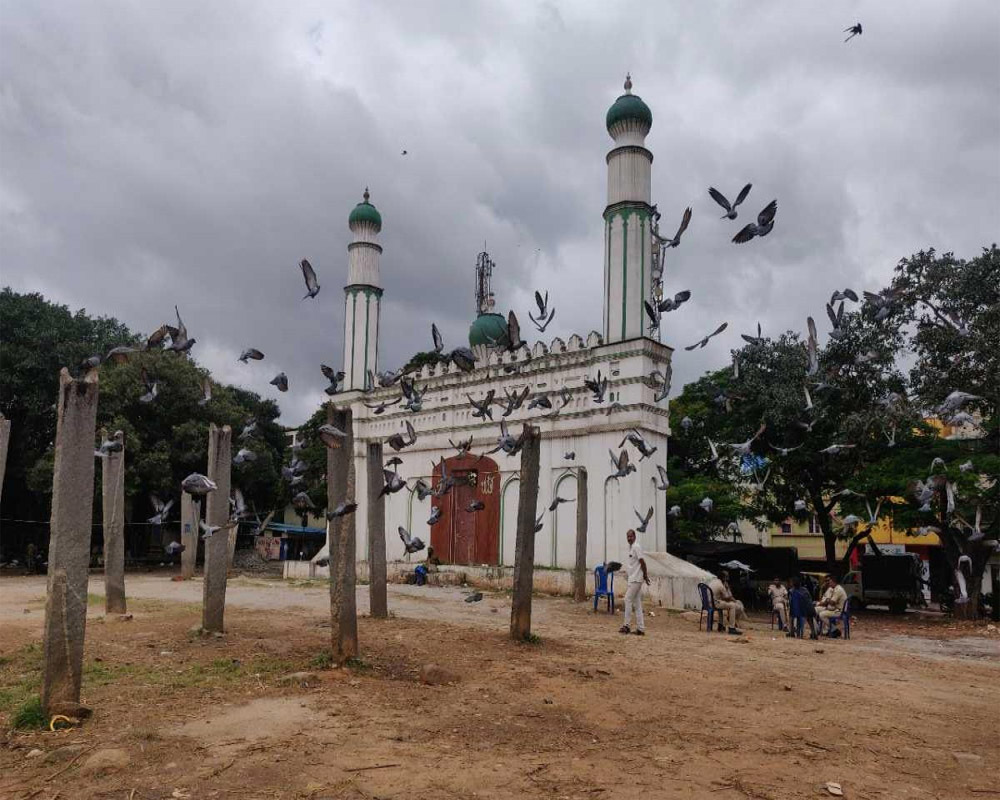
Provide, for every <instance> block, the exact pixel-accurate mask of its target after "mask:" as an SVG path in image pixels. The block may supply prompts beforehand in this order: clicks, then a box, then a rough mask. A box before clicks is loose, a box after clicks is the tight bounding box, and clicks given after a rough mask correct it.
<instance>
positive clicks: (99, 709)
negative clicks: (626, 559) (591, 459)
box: [0, 574, 1000, 800]
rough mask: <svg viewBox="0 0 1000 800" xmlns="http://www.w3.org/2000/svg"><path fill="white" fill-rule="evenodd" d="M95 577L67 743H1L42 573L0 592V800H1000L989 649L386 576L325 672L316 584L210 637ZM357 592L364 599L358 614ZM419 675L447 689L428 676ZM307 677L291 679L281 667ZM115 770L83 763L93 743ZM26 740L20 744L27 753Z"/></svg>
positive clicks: (37, 609)
mask: <svg viewBox="0 0 1000 800" xmlns="http://www.w3.org/2000/svg"><path fill="white" fill-rule="evenodd" d="M126 585H127V591H128V594H129V604H130V611H131V612H132V614H133V618H132V619H131V620H128V621H122V620H119V619H113V618H109V619H104V618H103V600H102V598H101V597H100V595H101V594H102V592H103V587H102V583H101V581H100V579H95V580H92V582H91V589H90V591H91V592H92V597H91V601H92V602H91V605H90V614H89V619H88V625H87V645H86V655H85V667H84V678H83V698H84V702H85V703H86V704H87V705H89V706H91V707H92V708H93V709H94V714H93V717H92V718H91V719H90V720H88V721H86V722H85V723H84V725H83V726H82V727H80V728H76V729H71V730H63V731H57V732H54V733H53V732H48V731H41V730H34V731H19V730H12V729H11V728H10V726H9V720H10V717H11V713H12V711H13V709H14V708H15V707H16V706H17V705H18V704H19V703H21V702H22V701H23V700H25V699H26V698H27V697H29V696H30V695H31V694H32V693H34V692H37V690H38V681H39V673H38V669H39V665H40V663H41V648H40V644H39V642H40V635H41V628H42V620H43V615H44V592H45V584H44V578H37V577H32V578H4V579H2V580H0V729H2V732H0V798H12V799H16V800H28V798H32V799H34V798H38V799H39V800H53V798H59V799H60V800H76V799H77V798H80V799H81V800H87V799H88V798H116V800H153V799H154V798H155V799H156V800H160V799H161V798H162V799H164V800H165V799H166V798H230V797H234V798H240V799H241V800H255V799H256V798H313V799H314V800H320V798H414V797H426V798H473V797H475V798H520V797H544V798H600V799H603V798H625V797H628V798H636V797H643V798H646V797H650V798H659V797H670V798H674V797H676V798H715V799H716V800H729V798H775V799H777V798H804V797H805V798H808V797H830V796H831V795H830V794H829V793H828V791H827V790H826V788H825V786H826V783H827V782H828V781H835V782H837V783H839V784H840V785H841V786H842V788H843V796H844V797H847V798H911V797H912V798H942V800H951V798H966V797H968V798H989V797H998V798H1000V777H998V776H1000V634H998V632H997V631H996V629H995V628H993V629H991V628H990V627H988V626H987V624H986V623H978V624H973V623H962V624H959V623H955V622H953V621H950V620H948V619H946V618H942V617H939V616H932V615H923V614H920V615H917V614H908V615H906V617H905V618H892V617H889V616H888V615H882V614H877V613H869V614H862V615H861V616H859V617H858V618H857V620H856V622H855V625H854V628H853V630H852V639H851V640H850V641H843V640H822V641H821V642H818V643H817V642H810V641H808V640H790V639H786V638H784V637H783V636H781V635H777V634H775V633H774V632H772V631H771V630H770V628H769V626H768V622H767V620H766V619H763V618H756V619H755V621H754V623H753V624H752V625H751V626H750V627H749V628H748V629H747V634H746V636H745V637H744V638H743V639H735V638H733V637H729V636H725V635H721V634H715V633H713V634H706V633H704V632H699V631H698V630H697V619H696V615H694V616H695V619H692V618H691V617H692V615H691V614H690V613H688V614H678V613H674V612H668V611H666V610H664V609H653V611H654V613H655V616H653V615H651V614H648V611H649V609H648V608H647V636H646V637H645V638H639V637H637V636H629V637H625V636H622V635H620V634H618V633H617V632H616V631H617V628H618V626H619V625H620V624H621V619H620V614H619V616H618V617H617V618H615V617H611V616H609V615H607V614H596V615H595V614H593V613H591V611H590V607H589V606H587V605H574V604H573V603H571V602H570V601H569V600H567V599H564V598H549V597H537V598H536V599H535V603H534V625H533V629H534V630H535V632H536V633H537V634H538V635H539V636H540V637H541V640H540V642H538V643H535V644H514V643H512V642H510V641H509V640H508V639H507V638H506V629H507V624H508V618H509V611H510V602H509V598H508V597H506V596H504V595H499V594H498V595H489V594H488V595H487V596H486V598H485V599H484V600H483V601H482V602H480V603H475V604H467V603H464V602H463V599H464V598H463V594H462V592H461V590H459V589H430V588H418V587H412V586H391V587H390V590H389V603H390V608H391V609H392V613H393V616H392V618H390V619H388V620H371V619H368V618H363V619H361V620H360V625H359V627H360V641H361V650H362V652H361V659H360V661H359V662H358V663H357V664H354V665H352V666H351V667H350V668H347V669H330V668H328V667H327V666H326V661H327V659H326V653H328V652H329V637H330V628H329V599H328V594H327V589H326V586H325V585H324V584H317V583H312V584H308V583H306V584H298V585H293V584H289V583H283V582H280V581H270V580H249V579H245V578H239V579H235V580H231V581H230V585H229V591H228V596H227V610H226V627H227V633H226V635H225V636H223V637H221V638H216V637H204V636H199V635H196V634H195V633H192V632H191V630H190V629H191V628H192V626H196V625H197V624H198V623H199V622H200V601H201V591H202V587H201V581H200V580H198V579H195V580H193V581H187V582H183V583H180V582H171V581H170V580H169V576H167V575H165V574H164V575H134V576H133V575H129V576H128V577H127V584H126ZM367 604H368V596H367V590H366V587H359V592H358V606H359V609H367ZM430 662H433V663H436V664H439V665H440V666H442V667H444V668H445V669H447V670H449V671H451V672H452V673H454V676H455V677H456V679H457V680H456V681H455V682H454V683H451V684H445V685H424V684H422V683H421V682H420V680H419V677H418V675H419V671H420V669H421V667H422V666H423V665H425V664H427V663H430ZM303 670H304V671H308V672H311V673H313V674H314V676H313V677H309V678H306V679H304V681H300V680H295V681H291V682H288V681H283V680H282V676H285V675H287V674H288V673H292V672H296V671H303ZM107 748H114V749H118V750H121V751H124V754H119V758H124V759H127V761H128V765H127V766H126V767H124V768H109V769H107V770H104V771H96V772H95V771H93V770H92V767H93V763H92V762H89V763H88V760H89V759H90V758H91V757H92V756H93V755H94V753H96V752H98V751H99V750H102V749H107ZM34 750H39V751H41V752H40V753H34V754H32V751H34Z"/></svg>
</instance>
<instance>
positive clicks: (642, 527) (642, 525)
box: [632, 506, 653, 533]
mask: <svg viewBox="0 0 1000 800" xmlns="http://www.w3.org/2000/svg"><path fill="white" fill-rule="evenodd" d="M632 510H633V511H634V512H635V515H636V516H637V517H638V518H639V524H638V525H637V526H636V528H635V529H636V530H637V531H638V532H639V533H645V532H646V526H647V525H649V521H650V520H651V519H652V518H653V507H652V506H650V507H649V510H648V511H647V512H646V516H643V515H642V514H640V513H639V511H638V510H637V509H635V508H633V509H632Z"/></svg>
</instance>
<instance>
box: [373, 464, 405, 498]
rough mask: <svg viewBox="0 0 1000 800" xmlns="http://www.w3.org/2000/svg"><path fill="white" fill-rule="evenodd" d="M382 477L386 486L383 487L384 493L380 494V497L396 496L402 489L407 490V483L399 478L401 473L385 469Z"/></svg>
mask: <svg viewBox="0 0 1000 800" xmlns="http://www.w3.org/2000/svg"><path fill="white" fill-rule="evenodd" d="M382 477H383V478H384V480H385V485H384V486H383V487H382V491H380V492H379V493H378V496H379V497H382V496H383V495H387V494H395V493H396V492H398V491H399V490H400V489H404V488H406V481H405V480H403V478H401V477H400V476H399V473H396V472H393V471H392V470H388V469H384V470H382Z"/></svg>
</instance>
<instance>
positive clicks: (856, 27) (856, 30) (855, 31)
mask: <svg viewBox="0 0 1000 800" xmlns="http://www.w3.org/2000/svg"><path fill="white" fill-rule="evenodd" d="M844 33H849V34H851V35H850V36H848V37H847V38H846V39H844V41H845V42H849V41H851V39H853V38H854V37H855V36H860V35H861V34H862V33H864V31H863V30H862V28H861V23H860V22H856V23H854V24H853V25H852V26H851V27H850V28H844ZM876 33H877V31H876ZM876 38H878V37H876Z"/></svg>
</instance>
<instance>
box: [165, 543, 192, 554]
mask: <svg viewBox="0 0 1000 800" xmlns="http://www.w3.org/2000/svg"><path fill="white" fill-rule="evenodd" d="M186 549H187V548H185V547H184V545H182V544H181V543H180V542H178V541H176V540H173V541H170V542H168V543H167V545H166V546H165V547H164V548H163V552H165V553H166V554H167V555H168V556H176V555H177V554H178V553H183V552H184V551H185V550H186Z"/></svg>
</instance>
